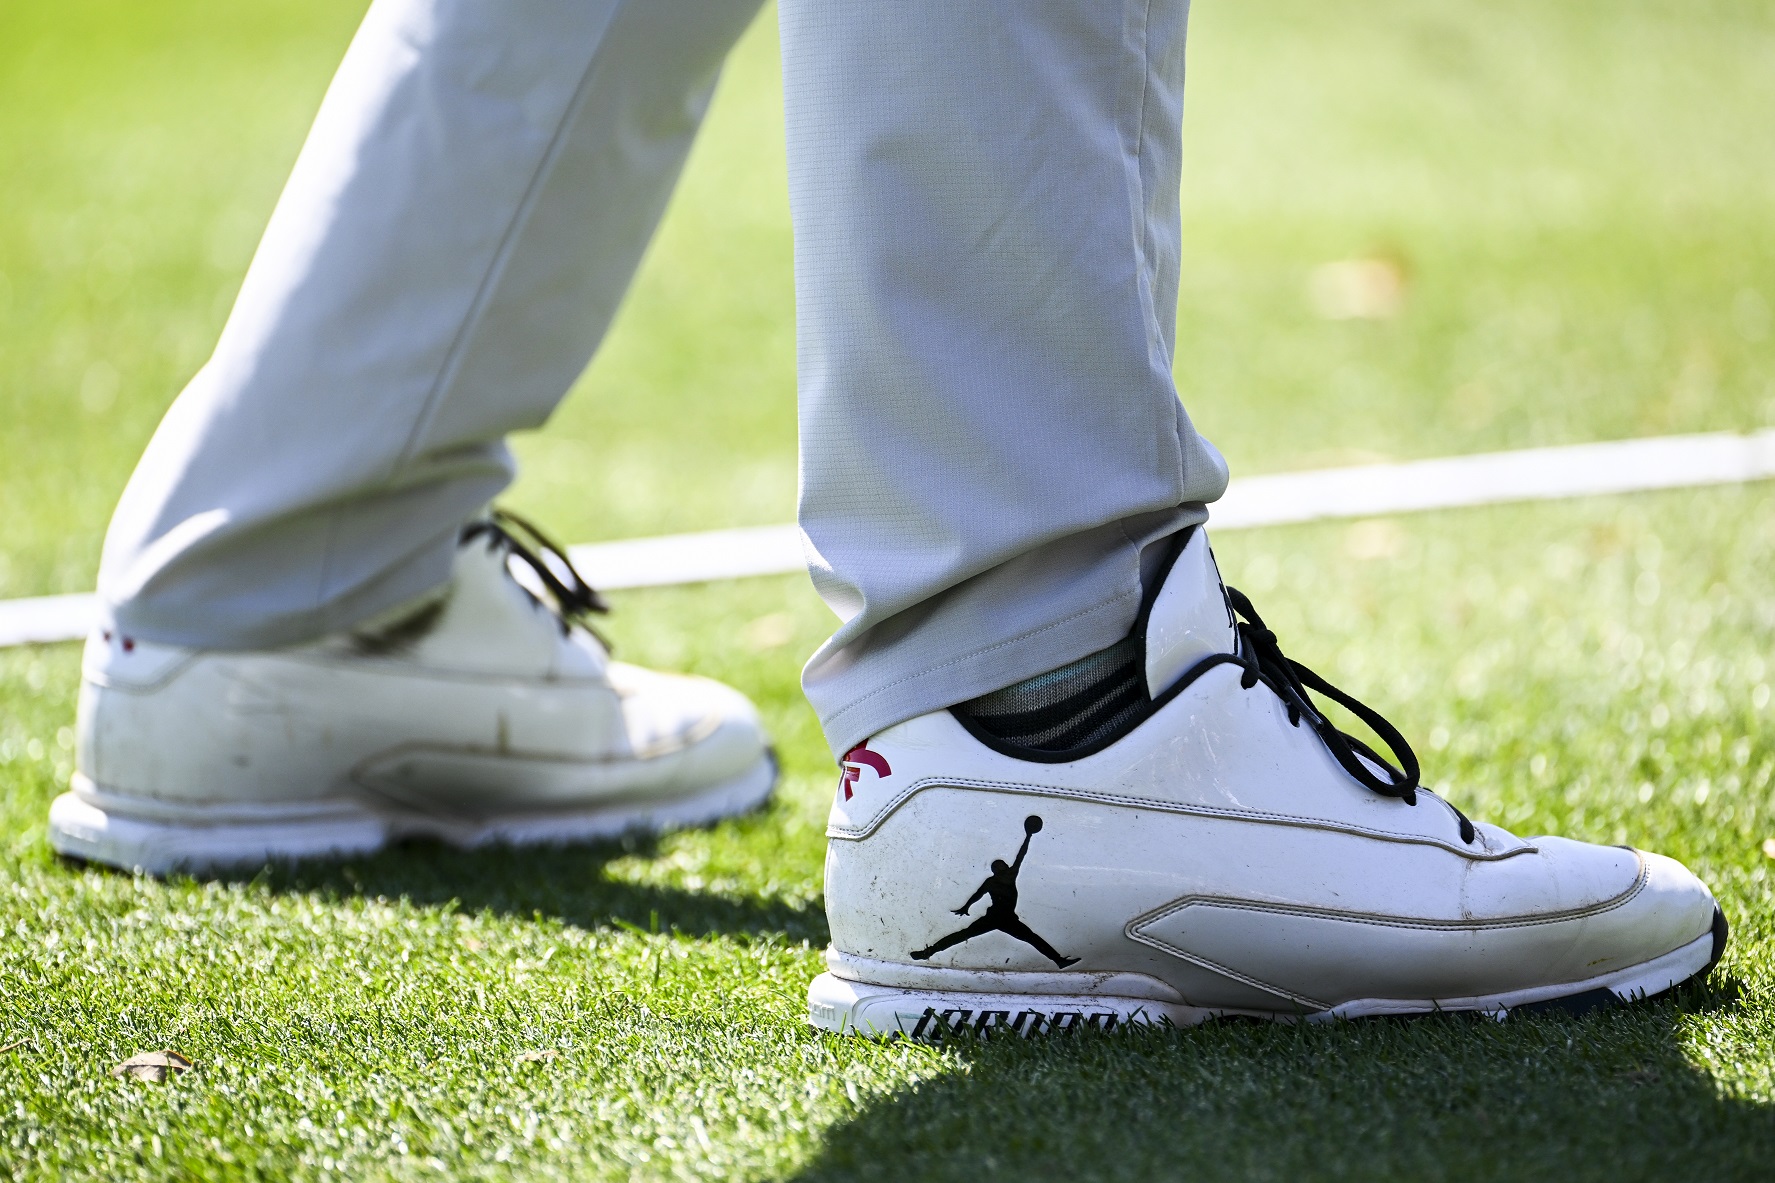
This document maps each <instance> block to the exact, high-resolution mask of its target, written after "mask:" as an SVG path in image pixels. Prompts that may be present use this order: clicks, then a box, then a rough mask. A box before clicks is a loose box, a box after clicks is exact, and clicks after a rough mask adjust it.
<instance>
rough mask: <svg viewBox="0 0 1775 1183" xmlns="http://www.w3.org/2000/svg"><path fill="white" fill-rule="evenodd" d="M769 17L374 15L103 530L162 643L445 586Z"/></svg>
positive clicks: (580, 5)
mask: <svg viewBox="0 0 1775 1183" xmlns="http://www.w3.org/2000/svg"><path fill="white" fill-rule="evenodd" d="M757 3H758V0H500V2H499V3H486V2H484V0H378V2H377V3H376V4H375V5H374V6H373V7H372V8H371V10H370V13H369V15H368V17H367V18H366V19H365V21H364V25H363V28H362V29H361V30H360V31H359V33H358V35H357V38H356V39H355V41H354V42H353V43H352V46H351V49H350V51H349V53H348V54H347V55H346V59H345V62H344V64H343V65H342V66H341V67H340V70H339V74H338V76H337V77H336V78H335V79H334V81H333V85H332V87H331V89H330V90H329V91H328V94H327V98H326V101H325V102H324V104H323V105H322V108H321V111H320V114H319V116H318V118H317V120H316V122H315V126H314V129H313V131H312V132H311V133H310V135H309V139H308V143H307V144H306V146H305V147H304V148H303V150H302V154H301V157H300V159H299V160H298V161H297V164H296V168H295V171H294V173H293V174H292V176H291V178H290V181H289V184H288V186H287V188H286V189H285V191H284V194H283V197H282V199H281V200H280V201H279V203H278V206H277V210H276V212H275V213H274V214H273V216H272V219H271V224H270V226H269V227H268V228H267V230H266V234H265V238H264V241H263V242H262V243H261V244H260V247H259V251H258V254H257V256H256V257H255V259H254V261H253V265H252V268H251V270H250V271H249V273H248V275H247V278H246V282H245V284H244V285H243V287H242V289H241V292H240V296H239V299H238V301H237V303H236V305H235V308H234V311H233V314H232V315H231V316H230V317H229V320H228V324H227V327H226V328H225V330H224V331H223V334H222V338H221V341H220V343H219V344H218V346H217V349H216V352H215V355H214V357H212V358H211V360H210V362H209V364H208V365H206V366H205V367H204V369H203V370H202V371H201V372H200V373H199V374H198V375H197V377H196V378H194V379H193V380H192V382H191V384H190V386H189V387H188V388H187V389H186V390H185V392H184V393H183V394H182V395H181V396H180V397H179V399H178V401H177V402H176V403H175V405H174V406H173V409H172V410H171V412H170V413H169V414H168V415H167V418H166V421H165V422H164V423H163V424H162V425H161V427H160V430H159V432H158V433H157V434H156V435H155V438H154V440H153V442H152V444H150V446H149V448H148V451H147V454H146V455H145V456H144V458H143V460H142V462H141V464H140V466H139V468H138V469H137V471H136V473H135V476H134V477H133V478H132V480H131V481H130V484H129V488H128V490H127V492H126V493H125V495H124V497H123V501H122V504H121V505H120V506H119V508H118V511H117V515H116V517H115V519H114V521H113V522H112V526H111V532H110V535H109V537H108V538H107V540H106V546H105V555H104V560H103V565H102V572H101V575H100V590H101V592H102V594H103V596H104V598H105V600H106V601H107V602H108V605H109V608H110V611H111V612H112V613H113V615H114V617H115V619H116V620H117V621H118V623H119V624H121V625H122V626H123V627H124V628H126V629H127V630H128V631H130V632H131V633H133V634H134V635H137V636H140V637H143V638H146V639H148V640H153V641H160V642H165V643H172V644H184V645H195V646H199V647H206V648H230V647H263V646H267V645H274V644H279V643H282V642H285V641H290V640H296V639H301V638H305V637H308V636H312V635H318V634H320V633H324V632H327V631H330V630H332V629H334V628H337V627H340V626H343V625H347V624H351V623H354V622H355V621H357V620H359V619H362V618H364V617H366V616H369V615H371V614H373V613H375V612H378V611H380V610H381V609H383V608H385V607H388V606H390V605H392V604H395V603H398V602H400V601H402V600H404V599H407V598H409V597H412V596H414V595H416V594H419V593H422V592H424V591H426V590H427V589H429V588H431V587H433V586H436V585H437V584H440V583H442V582H443V581H444V580H445V579H446V578H447V576H448V572H449V568H450V562H451V554H452V543H453V541H454V538H455V535H456V533H457V530H458V528H459V527H460V525H461V523H462V522H463V521H464V520H465V519H466V518H467V517H469V516H470V515H471V514H472V513H473V512H474V511H475V510H476V509H477V508H478V507H479V506H480V505H481V504H483V503H484V502H486V501H487V500H488V499H489V498H491V497H492V496H493V495H494V494H495V493H497V492H498V491H499V490H500V489H501V488H502V487H503V486H504V485H505V484H506V483H507V481H508V480H509V478H510V476H511V472H512V463H511V458H510V456H509V454H508V453H507V451H506V448H505V445H504V443H503V437H504V435H505V434H506V433H507V432H509V431H512V430H514V429H517V428H526V427H534V426H536V425H537V424H539V423H541V422H542V420H543V419H544V418H545V417H546V416H547V415H548V413H549V411H550V410H551V408H553V407H554V405H555V404H556V402H557V401H558V400H559V399H560V398H561V396H562V395H563V393H564V392H565V391H566V390H567V388H568V386H569V385H570V384H571V383H572V381H573V380H574V378H575V377H576V375H578V373H579V372H580V371H581V369H583V367H584V366H585V364H586V361H587V359H588V358H589V357H590V355H591V352H592V350H593V348H594V347H595V345H596V344H597V342H598V339H599V337H600V335H601V334H602V333H603V332H604V330H605V328H606V326H607V325H608V324H609V321H610V318H611V316H612V314H613V312H614V310H615V308H616V306H617V302H618V301H619V299H620V298H621V296H622V293H623V290H624V288H625V287H626V285H627V284H628V282H629V279H630V276H631V275H632V273H633V271H634V269H635V266H636V264H637V262H638V260H639V258H640V256H641V253H642V250H643V248H644V246H645V244H646V242H647V240H648V237H649V235H650V234H651V233H652V231H653V228H654V226H655V224H656V223H657V221H658V219H659V216H660V213H661V211H662V209H663V207H664V205H665V201H666V198H667V195H668V194H669V192H670V189H671V187H672V183H673V181H674V180H675V178H676V177H677V175H678V172H679V170H680V168H681V166H682V164H683V161H684V158H685V154H686V152H687V150H688V149H689V146H690V143H691V139H692V136H693V135H694V133H695V131H696V128H697V125H698V123H699V121H700V119H701V116H702V113H703V111H704V108H705V106H706V104H707V102H708V99H709V95H710V92H711V90H712V88H713V85H714V81H715V76H716V71H717V70H718V68H719V66H720V63H721V60H722V58H723V56H724V55H725V53H726V52H727V50H728V48H729V47H730V45H731V44H732V43H733V41H734V40H735V39H736V38H737V37H738V36H739V34H740V33H741V32H742V31H743V29H744V28H745V26H746V24H747V23H748V21H749V20H750V18H751V17H752V15H753V12H754V10H755V9H756V7H757Z"/></svg>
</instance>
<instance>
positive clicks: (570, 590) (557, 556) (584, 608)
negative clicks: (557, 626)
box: [461, 509, 610, 649]
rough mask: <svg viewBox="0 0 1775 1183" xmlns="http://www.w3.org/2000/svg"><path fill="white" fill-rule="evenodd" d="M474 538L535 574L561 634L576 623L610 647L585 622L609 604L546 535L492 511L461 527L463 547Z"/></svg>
mask: <svg viewBox="0 0 1775 1183" xmlns="http://www.w3.org/2000/svg"><path fill="white" fill-rule="evenodd" d="M477 538H486V539H487V540H488V544H489V545H491V546H496V547H498V548H500V549H501V550H503V551H505V553H506V554H507V555H508V556H509V557H510V558H514V559H517V560H518V561H519V562H521V563H523V564H524V565H525V566H526V567H528V568H529V569H530V570H531V571H532V572H534V573H535V575H536V579H537V581H538V582H539V583H541V585H542V586H543V588H544V589H545V590H546V591H547V592H548V597H547V599H548V601H549V603H548V606H549V608H550V609H551V610H552V611H553V612H554V614H555V616H556V618H557V619H559V620H560V622H561V631H562V633H563V634H565V633H566V632H567V630H568V629H569V628H571V627H572V626H573V625H576V624H577V625H579V626H580V627H581V628H583V629H585V630H586V631H587V632H589V633H591V634H592V635H593V636H595V637H597V638H598V640H599V642H601V643H602V644H603V646H604V648H605V649H609V648H610V642H609V641H608V640H606V639H605V638H604V636H603V634H601V633H599V632H598V630H597V629H595V628H593V627H592V626H591V622H590V621H589V620H588V619H587V618H588V617H590V616H592V615H593V614H597V615H603V614H604V613H606V612H609V611H610V605H609V603H608V602H606V601H605V599H604V597H603V596H601V595H599V594H598V592H597V590H596V589H594V588H593V587H592V585H591V584H589V583H587V582H586V581H585V577H584V576H582V575H581V574H580V573H579V570H578V568H576V567H574V565H573V561H572V560H571V559H569V558H568V557H567V552H566V551H565V550H564V549H563V548H561V547H560V546H557V545H556V544H555V543H554V542H553V541H551V540H550V539H549V537H548V535H546V534H544V533H543V532H542V531H541V530H538V529H537V528H536V527H535V526H534V525H532V524H531V523H530V522H529V521H528V520H526V519H524V518H521V517H519V516H518V515H517V514H515V513H513V512H511V511H510V510H509V509H493V510H491V511H489V512H488V514H487V516H486V517H484V518H479V519H477V520H475V521H472V522H470V523H469V524H468V525H466V526H464V527H463V528H462V538H461V541H462V542H463V543H464V544H467V543H469V542H473V541H474V540H475V539H477ZM525 590H526V591H529V590H530V589H529V588H525Z"/></svg>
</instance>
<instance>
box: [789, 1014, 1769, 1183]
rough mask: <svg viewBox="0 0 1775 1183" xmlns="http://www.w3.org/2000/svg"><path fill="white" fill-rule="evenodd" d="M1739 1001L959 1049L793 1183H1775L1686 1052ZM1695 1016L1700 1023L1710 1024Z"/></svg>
mask: <svg viewBox="0 0 1775 1183" xmlns="http://www.w3.org/2000/svg"><path fill="white" fill-rule="evenodd" d="M1737 1009H1738V1004H1737V1002H1736V986H1735V983H1731V982H1724V983H1721V982H1719V981H1717V980H1716V981H1715V982H1714V983H1712V984H1710V985H1708V986H1704V987H1686V988H1685V989H1684V990H1683V991H1681V992H1679V994H1678V997H1677V998H1676V1000H1675V1001H1670V1000H1660V1001H1653V1002H1650V1003H1643V1004H1640V1005H1637V1006H1631V1007H1623V1008H1618V1009H1614V1010H1608V1011H1600V1012H1597V1013H1594V1014H1592V1015H1589V1016H1586V1017H1582V1018H1573V1017H1570V1016H1565V1015H1541V1016H1532V1017H1523V1018H1514V1019H1511V1020H1510V1021H1508V1022H1505V1023H1494V1022H1492V1021H1490V1020H1487V1019H1480V1018H1475V1017H1471V1016H1438V1017H1431V1018H1425V1019H1417V1020H1362V1021H1357V1022H1349V1023H1339V1024H1328V1025H1316V1024H1315V1025H1305V1024H1303V1025H1298V1026H1279V1025H1269V1024H1249V1023H1219V1024H1210V1025H1208V1026H1205V1027H1199V1028H1195V1029H1191V1030H1182V1031H1179V1030H1147V1031H1141V1030H1135V1031H1128V1032H1123V1033H1118V1034H1114V1035H1101V1034H1093V1033H1088V1032H1082V1033H1080V1034H1078V1035H1076V1036H1070V1037H1069V1036H1061V1037H1058V1038H1049V1039H1046V1040H1035V1041H1030V1042H1023V1041H1017V1040H994V1041H967V1042H962V1043H959V1044H956V1045H954V1046H955V1049H956V1050H955V1054H956V1057H957V1061H958V1062H957V1063H956V1064H955V1065H954V1068H955V1071H952V1072H951V1073H949V1074H948V1075H945V1076H942V1077H939V1078H938V1079H935V1080H930V1081H926V1082H924V1083H922V1084H920V1085H918V1086H915V1087H912V1088H908V1089H906V1090H903V1091H901V1092H897V1093H894V1094H890V1095H888V1096H885V1097H882V1098H880V1099H877V1100H873V1101H867V1100H866V1101H865V1102H864V1104H863V1105H862V1107H861V1110H860V1111H859V1112H858V1113H857V1114H856V1115H855V1116H854V1117H852V1118H850V1119H849V1120H847V1121H845V1122H844V1123H843V1124H841V1125H839V1126H837V1127H834V1128H833V1129H831V1130H829V1131H827V1133H826V1135H825V1137H824V1139H823V1146H822V1149H821V1151H820V1153H819V1154H818V1156H817V1157H816V1158H815V1160H814V1161H813V1162H812V1163H810V1164H809V1165H808V1166H807V1168H806V1169H805V1170H804V1171H803V1172H802V1173H801V1174H800V1175H799V1176H798V1178H800V1179H803V1180H808V1181H813V1180H826V1179H847V1180H849V1179H865V1180H866V1179H895V1180H901V1179H920V1180H927V1179H928V1180H946V1179H954V1180H963V1181H965V1183H980V1181H981V1180H983V1179H1048V1178H1064V1179H1191V1180H1195V1179H1203V1180H1220V1179H1228V1180H1234V1179H1236V1180H1245V1179H1289V1180H1293V1179H1364V1180H1366V1179H1410V1180H1420V1179H1511V1180H1515V1179H1550V1180H1558V1181H1559V1183H1570V1181H1572V1180H1585V1179H1599V1180H1608V1181H1609V1183H1621V1181H1623V1180H1629V1179H1701V1178H1705V1179H1709V1180H1715V1179H1737V1178H1745V1179H1751V1178H1755V1179H1767V1178H1769V1173H1770V1170H1771V1167H1770V1164H1771V1163H1775V1110H1772V1109H1771V1108H1769V1107H1766V1106H1762V1105H1756V1104H1750V1103H1745V1102H1741V1101H1736V1100H1732V1099H1729V1098H1725V1097H1722V1096H1721V1095H1720V1094H1719V1092H1718V1091H1717V1090H1716V1088H1715V1086H1714V1084H1713V1082H1712V1081H1711V1080H1710V1079H1708V1078H1707V1077H1706V1076H1705V1075H1704V1074H1702V1073H1701V1072H1699V1071H1697V1070H1696V1068H1695V1067H1694V1066H1692V1065H1691V1063H1690V1062H1689V1060H1688V1059H1687V1058H1686V1057H1685V1055H1684V1054H1683V1051H1682V1038H1683V1032H1684V1030H1685V1028H1686V1025H1687V1024H1692V1023H1694V1022H1696V1021H1697V1019H1699V1020H1700V1021H1702V1022H1705V1021H1706V1020H1705V1017H1703V1016H1706V1015H1712V1016H1714V1017H1725V1014H1724V1013H1723V1012H1732V1011H1736V1010H1737ZM1697 1012H1701V1014H1699V1015H1698V1014H1697Z"/></svg>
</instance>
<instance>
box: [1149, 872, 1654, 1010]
mask: <svg viewBox="0 0 1775 1183" xmlns="http://www.w3.org/2000/svg"><path fill="white" fill-rule="evenodd" d="M1633 855H1634V858H1635V859H1636V860H1637V861H1638V863H1639V874H1638V875H1636V876H1635V877H1634V880H1633V882H1632V884H1630V885H1629V886H1628V887H1627V888H1626V889H1625V890H1623V891H1622V892H1621V893H1620V894H1619V895H1617V896H1614V897H1612V898H1610V899H1607V900H1603V901H1601V902H1600V903H1596V904H1591V905H1589V906H1587V907H1583V908H1568V909H1566V910H1564V911H1562V912H1551V913H1547V914H1545V915H1541V916H1531V917H1500V918H1498V919H1496V920H1431V919H1428V918H1417V917H1407V916H1382V915H1380V914H1378V913H1372V912H1339V911H1336V910H1334V909H1331V908H1310V907H1303V906H1295V905H1289V904H1272V903H1267V902H1262V901H1257V900H1240V899H1234V898H1231V897H1227V896H1206V895H1193V896H1184V897H1183V898H1182V899H1178V900H1173V901H1172V902H1170V903H1168V904H1165V905H1164V906H1163V907H1159V908H1155V909H1154V910H1152V911H1151V912H1147V913H1145V914H1143V915H1140V916H1136V917H1135V918H1134V919H1133V920H1130V921H1129V922H1128V923H1127V924H1126V925H1125V926H1123V929H1122V932H1123V935H1125V936H1126V937H1128V939H1129V940H1132V941H1137V942H1139V943H1140V944H1143V945H1146V946H1148V947H1150V948H1153V949H1157V950H1159V951H1160V952H1162V953H1165V954H1167V955H1168V956H1172V957H1177V958H1179V959H1181V960H1183V961H1187V962H1189V963H1190V964H1192V965H1196V966H1200V967H1201V968H1203V969H1206V970H1209V971H1211V972H1213V973H1218V974H1223V975H1225V976H1226V977H1229V978H1232V979H1234V980H1235V981H1239V982H1243V983H1245V984H1246V985H1247V986H1251V987H1253V988H1254V989H1258V990H1262V991H1264V992H1265V993H1269V994H1276V995H1279V996H1281V997H1283V998H1292V999H1293V1000H1294V1001H1296V1002H1298V1003H1301V1004H1302V1005H1304V1006H1310V1007H1312V1008H1313V1009H1315V1010H1321V1011H1326V1010H1330V1009H1331V1008H1332V1004H1330V1003H1327V1002H1323V1001H1321V1000H1319V999H1316V998H1312V997H1309V996H1308V995H1305V994H1299V993H1296V992H1295V991H1293V990H1288V989H1285V988H1283V987H1281V986H1277V985H1275V984H1273V983H1270V982H1265V981H1263V980H1262V979H1261V978H1255V977H1252V976H1251V975H1250V974H1245V973H1241V972H1239V971H1238V970H1236V969H1233V968H1232V967H1231V966H1228V965H1223V964H1221V963H1220V962H1218V961H1215V960H1213V959H1212V958H1209V957H1203V956H1202V955H1201V954H1199V953H1192V952H1190V951H1189V950H1187V949H1182V948H1179V947H1178V946H1176V945H1171V944H1167V943H1165V942H1164V941H1161V940H1159V939H1158V938H1157V937H1153V936H1148V935H1147V934H1146V933H1145V932H1143V931H1141V929H1143V928H1144V927H1145V926H1147V925H1150V924H1153V923H1154V922H1156V921H1159V920H1162V919H1164V918H1165V917H1167V916H1171V915H1175V914H1176V913H1178V912H1181V911H1182V910H1183V909H1185V908H1188V907H1193V906H1196V905H1199V904H1206V905H1209V906H1218V907H1224V908H1233V909H1238V910H1241V911H1247V912H1269V913H1272V914H1275V915H1283V916H1309V917H1316V918H1320V919H1327V920H1337V921H1343V922H1346V923H1351V924H1368V925H1374V926H1377V927H1387V928H1415V929H1420V930H1437V929H1443V930H1446V929H1472V928H1532V927H1536V926H1538V925H1543V924H1558V923H1562V922H1565V921H1569V920H1583V919H1589V918H1590V917H1592V916H1600V915H1602V914H1603V913H1605V912H1612V911H1614V910H1615V909H1617V908H1621V907H1624V906H1626V905H1627V904H1628V903H1629V902H1630V901H1631V900H1633V898H1634V897H1636V896H1637V895H1639V893H1640V892H1641V891H1642V890H1644V889H1645V885H1646V883H1647V882H1648V880H1649V879H1650V878H1651V868H1650V866H1649V865H1648V864H1647V863H1646V860H1645V858H1644V856H1642V855H1641V854H1640V852H1639V851H1637V850H1635V851H1634V852H1633Z"/></svg>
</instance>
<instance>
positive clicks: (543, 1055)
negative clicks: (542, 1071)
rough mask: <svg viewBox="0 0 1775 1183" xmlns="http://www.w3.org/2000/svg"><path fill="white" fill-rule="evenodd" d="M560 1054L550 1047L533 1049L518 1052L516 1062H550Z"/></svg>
mask: <svg viewBox="0 0 1775 1183" xmlns="http://www.w3.org/2000/svg"><path fill="white" fill-rule="evenodd" d="M560 1054H561V1053H560V1052H558V1051H556V1050H555V1049H554V1048H552V1047H543V1048H535V1049H533V1050H531V1051H527V1052H519V1053H518V1058H517V1062H518V1063H520V1064H540V1063H542V1062H543V1061H545V1060H552V1059H554V1058H555V1057H557V1056H559V1055H560Z"/></svg>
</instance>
